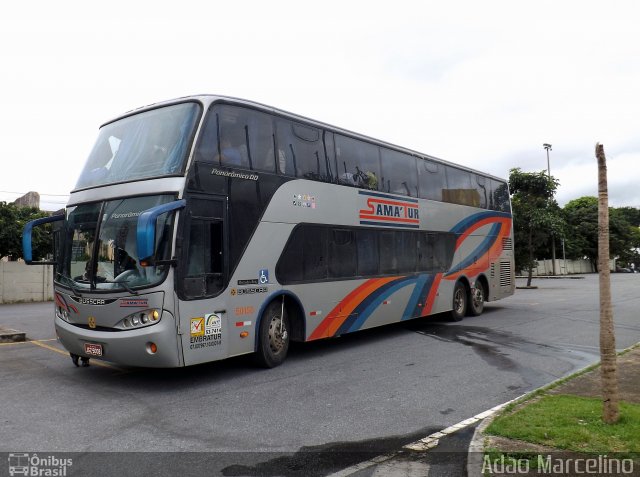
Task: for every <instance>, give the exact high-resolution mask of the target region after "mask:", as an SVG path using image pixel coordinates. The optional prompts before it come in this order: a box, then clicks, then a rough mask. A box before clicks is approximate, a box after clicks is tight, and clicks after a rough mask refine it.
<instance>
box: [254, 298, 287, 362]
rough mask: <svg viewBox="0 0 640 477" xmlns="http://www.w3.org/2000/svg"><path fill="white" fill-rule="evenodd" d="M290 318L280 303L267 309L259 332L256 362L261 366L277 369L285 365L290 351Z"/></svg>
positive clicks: (273, 304) (272, 304)
mask: <svg viewBox="0 0 640 477" xmlns="http://www.w3.org/2000/svg"><path fill="white" fill-rule="evenodd" d="M289 330H290V327H289V317H288V316H287V311H286V309H284V308H283V307H282V304H281V303H280V302H277V301H274V302H271V303H270V304H269V306H267V308H266V309H265V311H264V313H263V315H262V319H261V320H260V329H259V330H258V333H259V335H258V351H257V352H256V360H257V362H258V364H259V365H260V366H263V367H265V368H275V367H276V366H279V365H281V364H282V363H283V361H284V360H285V358H286V357H287V351H289V334H290V333H289Z"/></svg>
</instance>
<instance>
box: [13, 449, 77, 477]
mask: <svg viewBox="0 0 640 477" xmlns="http://www.w3.org/2000/svg"><path fill="white" fill-rule="evenodd" d="M8 460H9V475H10V476H11V477H13V476H15V475H24V476H29V477H65V476H67V475H69V474H68V469H69V467H71V466H72V465H73V459H69V458H64V459H62V458H59V457H56V456H54V455H47V456H42V455H40V456H39V455H38V454H28V453H12V454H9V459H8Z"/></svg>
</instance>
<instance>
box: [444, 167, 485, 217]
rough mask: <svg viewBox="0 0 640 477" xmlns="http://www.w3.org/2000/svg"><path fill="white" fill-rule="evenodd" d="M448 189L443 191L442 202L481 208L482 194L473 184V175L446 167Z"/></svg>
mask: <svg viewBox="0 0 640 477" xmlns="http://www.w3.org/2000/svg"><path fill="white" fill-rule="evenodd" d="M445 170H446V174H447V189H445V190H443V191H442V200H443V201H444V202H449V203H451V204H460V205H469V206H471V207H480V194H479V193H478V190H477V188H476V187H475V186H474V185H473V184H472V183H471V173H470V172H469V171H464V170H462V169H458V168H457V167H451V166H446V167H445Z"/></svg>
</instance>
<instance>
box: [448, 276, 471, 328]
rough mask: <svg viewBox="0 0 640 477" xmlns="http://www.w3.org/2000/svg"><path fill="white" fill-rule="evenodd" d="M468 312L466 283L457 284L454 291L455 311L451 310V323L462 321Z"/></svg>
mask: <svg viewBox="0 0 640 477" xmlns="http://www.w3.org/2000/svg"><path fill="white" fill-rule="evenodd" d="M466 312H467V289H466V287H465V286H464V283H462V282H457V283H456V286H455V288H454V289H453V309H452V310H451V314H450V316H451V321H460V320H462V318H464V315H465V313H466Z"/></svg>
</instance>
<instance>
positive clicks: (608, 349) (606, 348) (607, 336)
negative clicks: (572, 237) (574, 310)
mask: <svg viewBox="0 0 640 477" xmlns="http://www.w3.org/2000/svg"><path fill="white" fill-rule="evenodd" d="M596 158H597V159H598V274H599V278H600V361H601V365H600V377H601V380H602V401H603V409H602V419H603V421H604V422H606V423H607V424H613V423H615V422H618V419H619V417H620V411H619V407H618V378H617V376H616V368H617V364H616V336H615V334H614V330H613V310H612V308H611V276H610V272H609V192H608V188H607V161H606V157H605V155H604V147H603V146H602V144H596Z"/></svg>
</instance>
